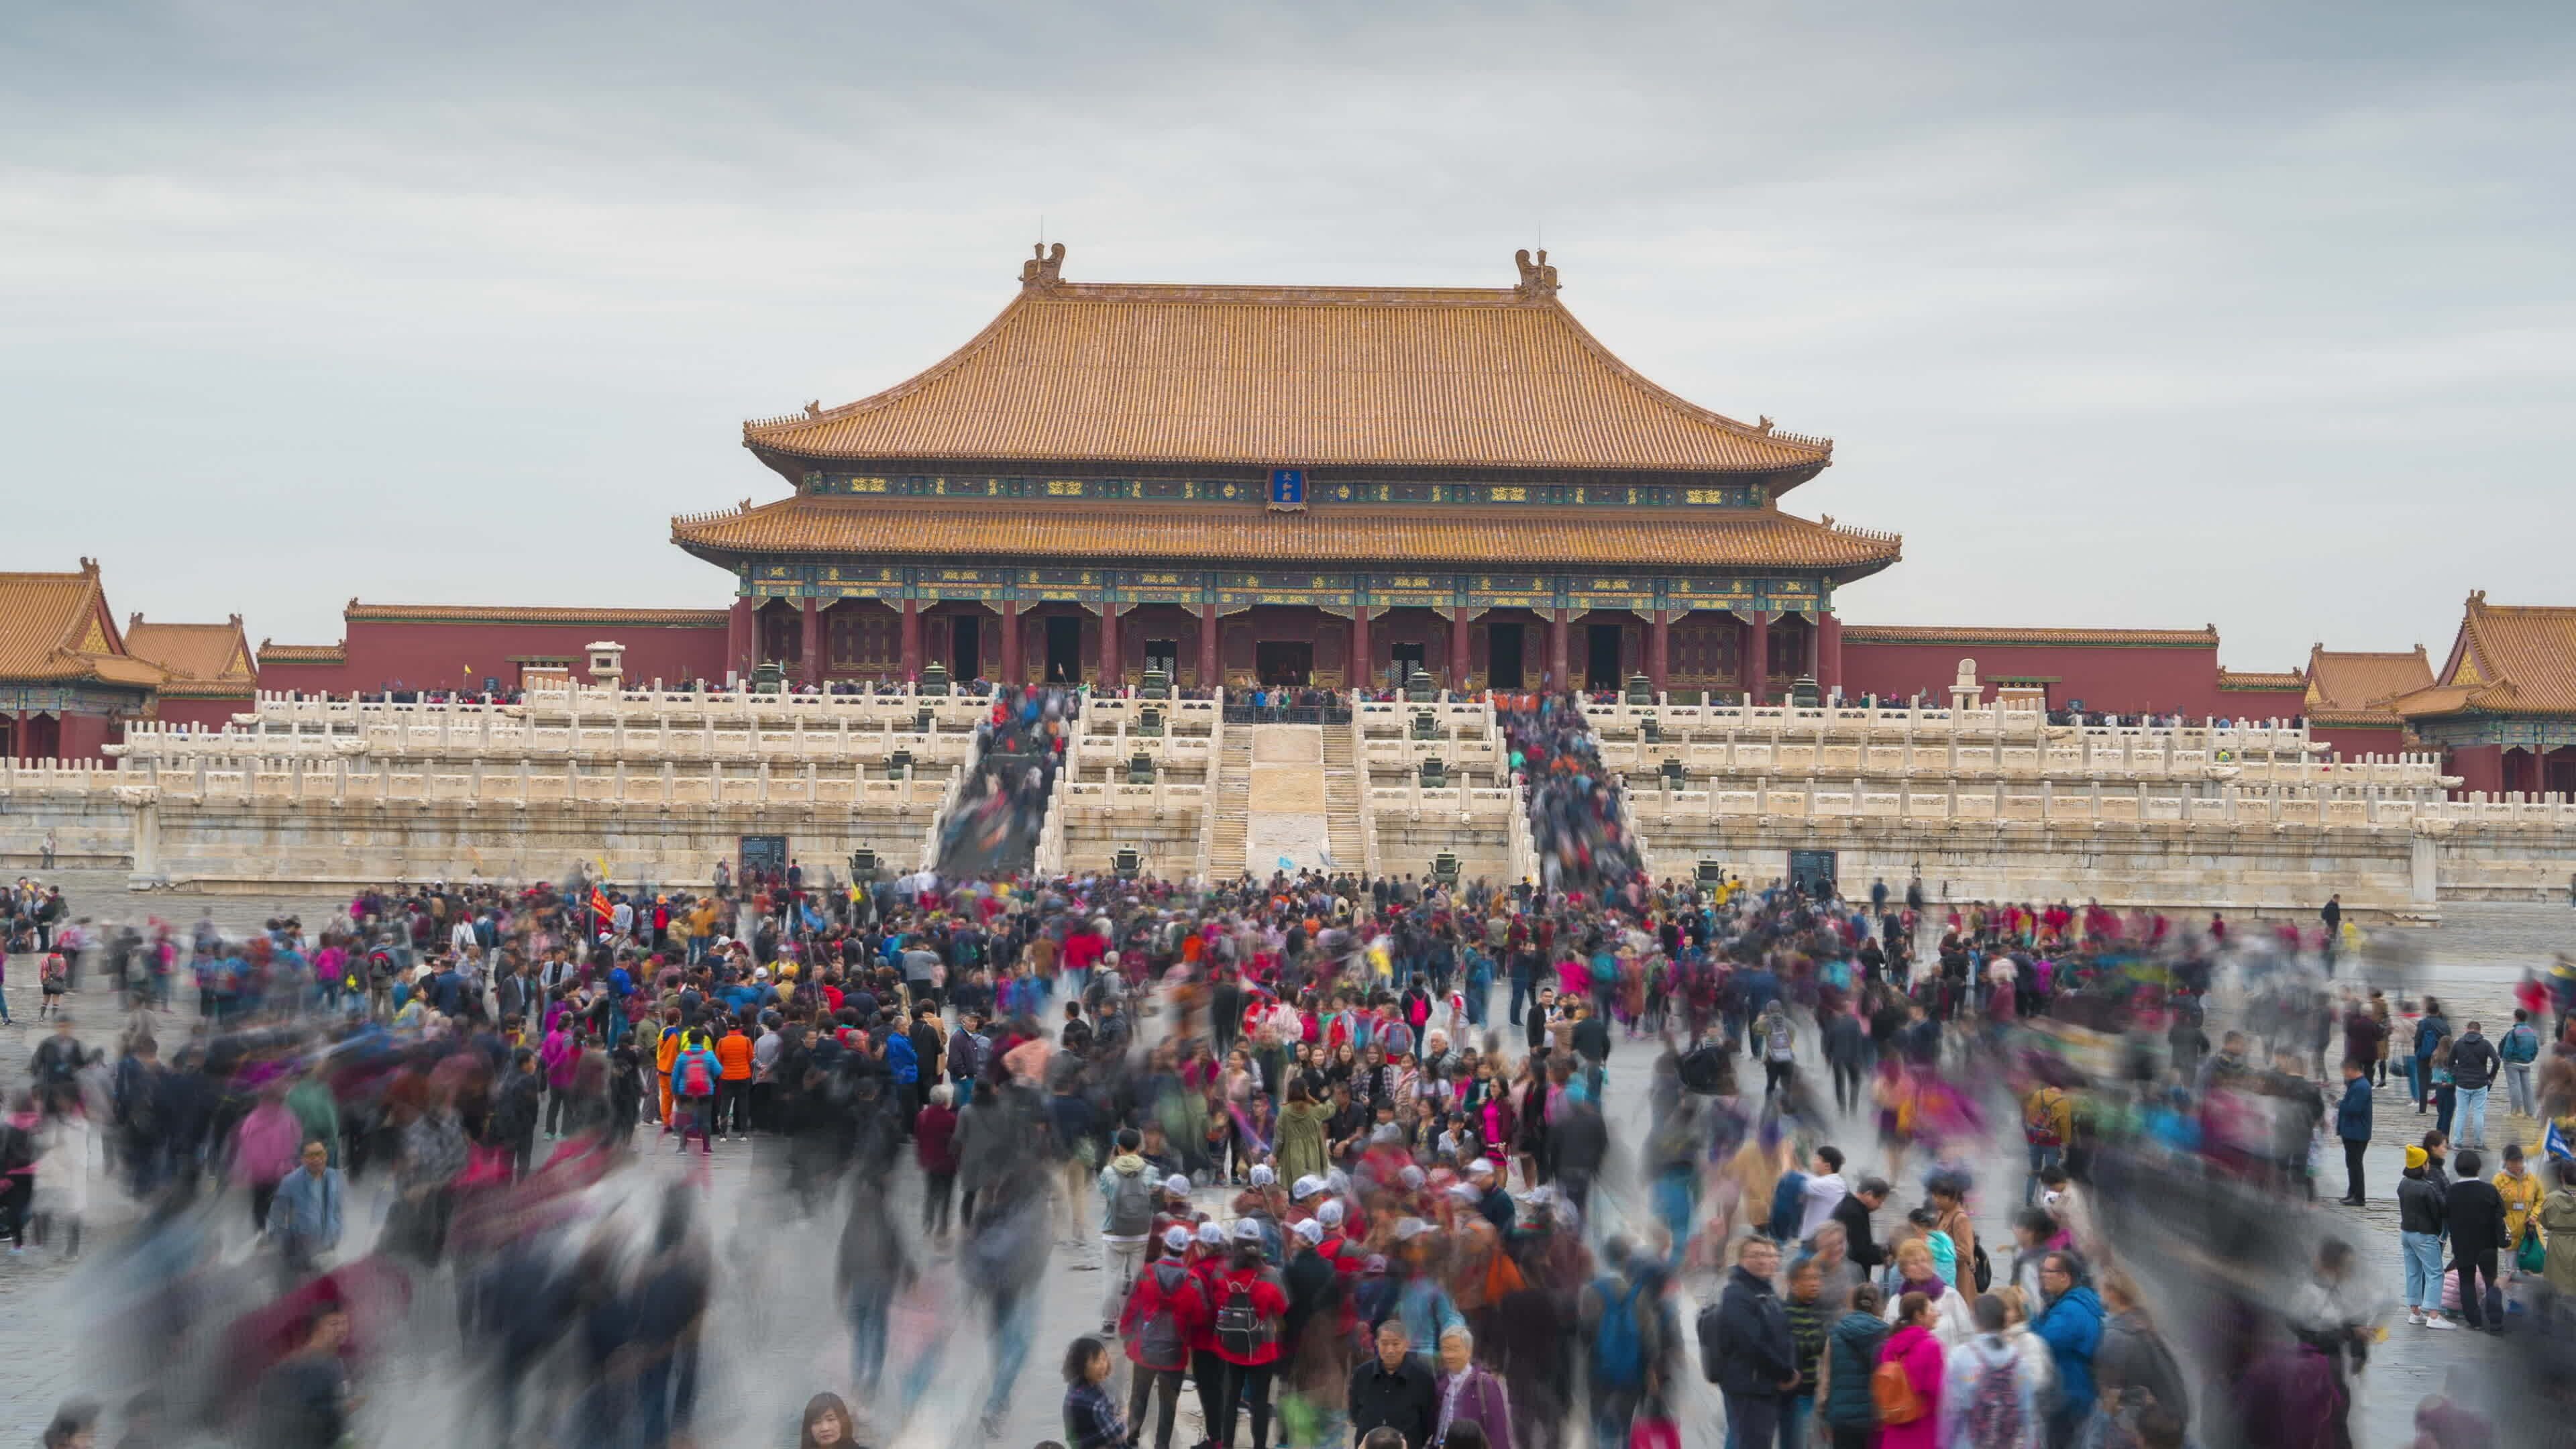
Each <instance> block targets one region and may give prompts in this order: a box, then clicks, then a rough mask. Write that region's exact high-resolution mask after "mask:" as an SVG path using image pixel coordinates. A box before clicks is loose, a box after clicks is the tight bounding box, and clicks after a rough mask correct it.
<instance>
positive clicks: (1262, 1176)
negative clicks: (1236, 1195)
mask: <svg viewBox="0 0 2576 1449" xmlns="http://www.w3.org/2000/svg"><path fill="white" fill-rule="evenodd" d="M1278 1180H1279V1174H1278V1173H1275V1172H1273V1171H1271V1170H1270V1164H1268V1163H1266V1162H1265V1163H1262V1164H1261V1165H1259V1166H1257V1167H1255V1168H1253V1169H1252V1185H1253V1186H1254V1187H1268V1186H1270V1185H1271V1184H1273V1183H1275V1182H1277V1181H1278Z"/></svg>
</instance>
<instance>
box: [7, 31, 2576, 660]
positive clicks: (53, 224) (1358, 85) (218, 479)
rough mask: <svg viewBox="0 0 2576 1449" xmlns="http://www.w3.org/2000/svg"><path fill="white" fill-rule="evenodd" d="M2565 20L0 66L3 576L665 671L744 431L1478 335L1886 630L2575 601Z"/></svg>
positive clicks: (244, 43)
mask: <svg viewBox="0 0 2576 1449" xmlns="http://www.w3.org/2000/svg"><path fill="white" fill-rule="evenodd" d="M2571 35H2576V23H2571V20H2570V11H2569V10H2568V8H2567V7H2566V6H2565V5H2563V4H2538V3H2535V4H2530V5H2527V6H2521V7H2478V6H2413V5H2409V6H2399V5H2390V4H2359V3H2354V4H2336V5H2304V4H2283V3H2267V4H2262V5H2252V6H2248V5H2243V4H2225V5H2206V6H2204V5H2192V4H2157V5H2139V6H2131V5H2120V6H2105V5H2077V6H2065V5H2060V4H2045V5H2013V6H2007V5H1967V6H1959V5H1931V6H1926V5H1920V4H1910V3H1900V0H1888V3H1881V4H1850V5H1822V4H1801V5H1786V4H1782V5H1747V4H1735V3H1716V4H1699V5H1679V6H1671V7H1651V6H1635V7H1622V6H1610V5H1601V4H1582V5H1571V4H1569V5H1563V6H1549V5H1537V4H1529V5H1488V6H1460V7H1456V8H1441V7H1432V6H1422V5H1403V4H1393V5H1389V4H1346V5H1345V4H1316V3H1306V4H1301V5H1297V6H1293V7H1290V6H1281V7H1277V8H1276V9H1270V10H1264V9H1249V8H1237V7H1227V6H1210V5H1204V4H1170V5H1143V4H1138V5H1124V6H1093V7H1083V6H1075V5H1017V4H956V3H951V4H945V5H937V4H933V5H910V6H899V7H898V6H877V5H867V4H842V5H824V4H810V5H802V6H785V5H761V4H735V5H727V6H703V5H701V6H669V7H653V6H625V7H591V6H585V5H580V4H552V5H543V6H529V5H524V4H512V5H506V6H487V5H470V4H456V3H440V4H436V5H426V4H423V5H411V6H405V5H400V4H388V3H378V4H370V5H363V6H348V5H339V4H323V3H315V4H311V5H276V4H272V5H258V4H247V3H196V4H174V5H160V6H155V5H127V4H115V3H87V4H83V3H58V4H49V5H47V4H36V3H29V4H19V5H12V6H9V7H7V8H6V10H5V12H0V66H5V67H6V73H7V75H8V76H9V84H8V85H7V86H6V87H5V88H0V125H5V129H6V133H7V134H8V136H9V137H10V141H9V143H8V144H7V145H6V146H5V147H0V468H4V469H5V474H0V476H5V478H6V487H7V497H8V498H9V499H10V502H11V505H12V506H11V507H10V508H9V510H8V514H9V519H10V525H9V527H8V529H7V532H6V549H5V553H4V554H0V567H7V568H13V569H37V568H68V567H71V566H72V564H73V560H74V559H75V558H76V557H77V556H79V555H83V554H87V555H92V556H96V557H98V558H100V559H101V560H102V561H103V563H104V564H105V566H106V569H107V580H108V586H109V592H110V598H111V600H112V601H113V603H114V604H115V606H116V607H117V609H118V610H119V611H120V612H122V611H126V610H134V609H140V610H143V611H144V612H145V613H147V614H149V615H151V616H153V617H156V618H165V619H205V618H221V617H222V616H223V615H225V614H227V613H230V612H234V611H239V612H240V613H241V614H242V615H243V616H244V618H245V621H246V622H247V624H248V627H249V631H250V634H251V637H252V638H253V639H254V640H257V639H259V638H261V637H263V636H272V637H274V638H276V639H277V640H278V641H279V642H281V643H284V642H298V643H308V642H325V641H329V640H333V639H337V638H338V637H339V635H340V619H339V610H340V607H341V605H342V603H343V602H344V601H345V600H347V599H348V598H349V597H350V596H351V595H353V594H354V595H357V596H359V597H361V598H364V599H367V600H369V601H372V602H386V603H403V602H458V603H464V602H478V603H531V604H621V605H661V606H698V607H717V606H720V605H721V604H722V603H723V602H724V601H725V594H726V581H725V579H724V576H723V575H722V574H720V573H719V572H718V571H716V570H715V569H713V568H711V567H709V566H707V565H705V564H702V563H699V562H697V561H695V560H693V559H690V558H688V557H686V556H685V555H683V554H681V553H680V552H679V551H678V550H676V549H674V548H672V547H671V546H670V544H669V543H668V541H667V538H668V532H667V519H668V517H669V515H670V514H672V513H674V512H685V511H693V510H699V509H705V508H713V507H721V506H727V505H730V504H732V503H733V502H734V501H736V500H737V499H740V498H743V497H745V496H750V497H753V498H756V499H759V500H763V501H766V500H768V499H771V498H775V497H779V496H782V495H783V493H784V492H785V485H784V484H783V483H782V482H781V481H780V480H779V479H778V478H777V477H776V475H774V474H772V473H770V472H769V471H768V470H767V469H765V468H763V467H761V466H760V465H759V464H758V463H756V462H755V461H754V460H753V459H752V458H751V457H750V455H749V454H747V453H745V452H743V451H742V449H741V447H740V442H739V439H740V433H739V424H740V421H741V419H743V418H745V417H753V416H769V415H773V414H777V413H782V412H789V411H793V410H794V409H795V408H797V407H798V406H799V405H801V404H802V403H803V402H804V401H805V400H806V399H808V398H818V397H819V398H821V399H822V400H824V401H825V402H827V403H838V402H843V401H847V400H849V399H851V398H855V397H858V396H862V395H864V394H866V393H868V392H871V391H874V390H876V389H877V388H880V387H883V386H886V385H888V384H890V383H893V382H896V381H899V380H901V379H903V378H905V377H907V376H909V375H911V374H912V373H914V372H916V371H918V370H920V369H921V368H923V367H924V366H926V365H928V364H929V363H931V362H933V361H935V360H937V359H938V358H939V357H940V356H942V355H944V354H945V353H946V352H948V351H949V350H950V349H952V348H953V347H955V346H956V345H957V344H958V343H960V342H962V341H964V340H965V339H966V338H967V337H968V336H970V335H971V334H972V333H973V332H974V331H975V330H976V329H977V328H979V327H981V326H982V325H983V324H984V323H985V322H986V321H987V320H988V319H989V318H990V317H991V315H992V314H993V313H994V312H995V311H997V310H998V309H999V308H1000V307H1001V306H1002V305H1003V304H1004V303H1005V302H1006V301H1007V300H1008V299H1009V297H1010V296H1011V294H1012V292H1013V290H1014V289H1015V287H1016V279H1017V276H1018V269H1019V264H1020V259H1021V258H1022V257H1024V256H1025V255H1026V254H1027V252H1028V246H1029V243H1030V242H1031V241H1032V240H1034V239H1035V238H1036V236H1037V235H1038V231H1039V226H1040V219H1041V218H1043V224H1044V227H1045V235H1046V236H1047V238H1048V239H1050V240H1062V241H1064V242H1065V243H1066V245H1067V247H1068V249H1069V256H1068V259H1067V262H1066V265H1065V273H1066V276H1067V277H1068V278H1071V279H1075V280H1109V281H1195V282H1312V283H1361V284H1399V283H1411V284H1447V285H1488V286H1502V285H1508V284H1509V283H1510V282H1511V281H1512V280H1513V272H1512V265H1511V253H1512V251H1513V249H1514V248H1516V247H1520V246H1526V245H1531V244H1533V243H1534V242H1535V241H1536V239H1537V238H1538V236H1539V235H1540V232H1541V230H1542V228H1543V229H1544V233H1545V240H1546V245H1547V247H1548V250H1549V252H1550V254H1551V255H1550V259H1551V260H1552V261H1554V262H1555V263H1556V264H1557V266H1558V268H1559V270H1560V272H1561V274H1562V278H1563V282H1564V300H1565V301H1566V303H1567V304H1568V305H1569V306H1571V307H1572V308H1573V309H1574V310H1575V312H1576V313H1577V315H1579V316H1580V317H1582V318H1583V320H1584V321H1585V323H1586V324H1587V325H1588V326H1590V327H1591V328H1592V330H1593V331H1594V332H1595V333H1597V334H1598V335H1599V336H1600V337H1601V338H1602V340H1603V341H1604V342H1606V343H1607V344H1608V345H1609V346H1610V347H1611V348H1613V349H1614V350H1616V351H1618V352H1619V353H1620V354H1622V355H1623V356H1624V357H1626V358H1627V360H1628V361H1630V362H1631V363H1633V364H1635V365H1636V366H1637V367H1639V368H1640V369H1641V370H1643V371H1644V372H1645V373H1646V374H1648V375H1649V376H1651V377H1654V378H1656V379H1657V380H1659V381H1660V382H1662V383H1664V384H1665V385H1667V386H1669V387H1671V388H1672V389H1673V390H1675V391H1676V392H1679V393H1681V394H1682V395H1684V396H1686V397H1689V398H1691V399H1693V400H1695V401H1698V402H1701V403H1704V404H1706V405H1708V406H1711V407H1714V408H1717V409H1719V410H1721V411H1724V412H1728V413H1730V414H1733V415H1735V416H1739V417H1746V418H1750V417H1752V416H1754V415H1756V414H1769V415H1770V416H1772V417H1774V418H1776V419H1777V420H1778V421H1779V424H1780V426H1782V427H1784V428H1791V429H1795V430H1798V431H1801V432H1811V433H1822V434H1826V435H1829V436H1831V437H1833V438H1834V439H1835V440H1836V447H1835V458H1836V464H1835V466H1834V467H1833V468H1831V469H1829V470H1828V471H1827V472H1825V473H1824V474H1823V475H1822V476H1821V477H1819V478H1818V479H1816V480H1815V481H1814V482H1812V483H1809V484H1807V485H1805V486H1804V487H1803V488H1801V489H1799V490H1798V491H1797V492H1796V493H1793V494H1792V495H1790V499H1789V502H1790V505H1791V507H1793V508H1794V509H1795V510H1797V511H1799V512H1803V513H1806V514H1809V515H1811V516H1812V515H1815V514H1819V513H1829V514H1832V515H1834V516H1835V517H1836V518H1838V519H1843V520H1846V521H1850V522H1854V523H1860V524H1864V525H1868V526H1871V527H1877V528H1886V529H1894V530H1898V531H1901V532H1902V533H1904V535H1905V539H1906V542H1905V553H1906V558H1905V561H1904V562H1903V563H1902V564H1900V565H1898V566H1897V567H1896V568H1894V569H1892V570H1890V571H1888V572H1887V573H1885V574H1882V575H1880V576H1879V577H1877V578H1875V579H1872V580H1869V581H1867V582H1865V583H1863V584H1861V585H1859V586H1857V587H1855V588H1853V589H1851V590H1849V591H1847V592H1846V593H1845V594H1844V595H1843V596H1842V605H1841V611H1842V613H1843V615H1844V617H1845V618H1846V619H1849V620H1853V621H1858V622H1877V623H1982V624H2094V625H2109V626H2137V627H2177V626H2182V627H2188V626H2196V625H2199V624H2201V623H2204V622H2210V623H2215V624H2217V625H2218V627H2219V628H2220V630H2221V631H2222V632H2223V634H2224V637H2225V640H2226V646H2225V649H2224V651H2223V655H2224V658H2225V660H2226V662H2227V663H2228V664H2229V665H2230V666H2232V667H2235V668H2240V669H2279V668H2288V667H2292V666H2294V665H2296V664H2299V663H2301V662H2303V661H2304V658H2305V655H2306V650H2307V646H2308V644H2309V643H2310V641H2312V640H2318V639H2322V640H2325V641H2326V642H2327V643H2328V644H2329V645H2331V646H2334V647H2341V648H2372V649H2376V648H2404V647H2406V646H2408V645H2410V644H2413V643H2415V642H2416V641H2418V640H2421V641H2423V642H2425V643H2426V644H2428V645H2429V646H2431V647H2432V648H2433V649H2434V650H2435V651H2436V653H2437V654H2438V652H2439V651H2440V650H2441V649H2442V648H2443V647H2444V646H2445V645H2446V644H2447V642H2448V640H2449V637H2450V634H2451V630H2452V628H2453V625H2454V624H2455V622H2456V620H2457V617H2458V612H2459V603H2460V600H2461V598H2462V596H2463V595H2464V594H2465V593H2466V592H2467V591H2468V590H2469V589H2471V588H2485V589H2487V590H2489V591H2490V593H2491V594H2492V595H2493V596H2494V597H2495V598H2496V599H2497V600H2498V601H2500V602H2501V601H2507V600H2512V601H2522V602H2542V603H2576V592H2571V589H2570V586H2569V583H2568V570H2567V568H2566V566H2565V563H2564V560H2565V558H2566V554H2567V541H2568V539H2569V535H2570V528H2571V518H2576V509H2571V507H2570V502H2569V489H2568V481H2569V478H2568V459H2569V457H2570V456H2571V454H2572V453H2576V408H2571V407H2570V405H2569V404H2570V383H2571V381H2576V281H2571V276H2570V265H2571V264H2570V258H2571V256H2576V248H2571V245H2570V244H2571V241H2576V236H2571V231H2576V227H2571V210H2576V201H2571V188H2570V186H2569V181H2570V177H2571V175H2576V125H2571V121H2576V114H2571V113H2576V87H2571V86H2570V84H2569V80H2568V77H2569V76H2570V74H2571V73H2576V67H2572V66H2571V61H2576V54H2571V51H2576V45H2571Z"/></svg>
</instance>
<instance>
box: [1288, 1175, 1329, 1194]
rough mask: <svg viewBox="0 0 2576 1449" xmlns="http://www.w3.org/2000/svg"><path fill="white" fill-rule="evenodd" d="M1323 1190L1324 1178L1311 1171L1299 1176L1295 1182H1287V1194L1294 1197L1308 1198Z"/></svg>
mask: <svg viewBox="0 0 2576 1449" xmlns="http://www.w3.org/2000/svg"><path fill="white" fill-rule="evenodd" d="M1323 1190H1324V1180H1323V1179H1322V1178H1320V1177H1317V1176H1315V1175H1314V1174H1313V1173H1308V1174H1307V1175H1305V1176H1304V1177H1301V1178H1299V1179H1297V1180H1296V1181H1295V1182H1293V1183H1291V1184H1289V1186H1288V1195H1289V1196H1290V1197H1294V1198H1309V1197H1313V1196H1314V1195H1315V1194H1317V1193H1319V1192H1322V1191H1323Z"/></svg>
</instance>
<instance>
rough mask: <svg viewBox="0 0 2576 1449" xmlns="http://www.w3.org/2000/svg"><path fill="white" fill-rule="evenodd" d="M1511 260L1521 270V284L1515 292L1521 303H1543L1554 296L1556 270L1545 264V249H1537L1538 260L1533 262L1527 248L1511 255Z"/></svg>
mask: <svg viewBox="0 0 2576 1449" xmlns="http://www.w3.org/2000/svg"><path fill="white" fill-rule="evenodd" d="M1512 260H1513V261H1514V262H1515V263H1517V264H1519V266H1520V269H1521V284H1520V286H1519V287H1518V288H1517V289H1516V290H1518V291H1519V292H1520V294H1521V299H1522V300H1523V301H1529V302H1537V301H1544V300H1545V299H1547V298H1549V297H1553V296H1555V295H1556V268H1554V267H1551V266H1549V265H1548V264H1547V248H1545V247H1541V248H1539V250H1538V258H1537V260H1535V261H1533V260H1531V258H1530V252H1529V248H1527V247H1523V248H1521V249H1520V250H1519V251H1516V252H1514V253H1512Z"/></svg>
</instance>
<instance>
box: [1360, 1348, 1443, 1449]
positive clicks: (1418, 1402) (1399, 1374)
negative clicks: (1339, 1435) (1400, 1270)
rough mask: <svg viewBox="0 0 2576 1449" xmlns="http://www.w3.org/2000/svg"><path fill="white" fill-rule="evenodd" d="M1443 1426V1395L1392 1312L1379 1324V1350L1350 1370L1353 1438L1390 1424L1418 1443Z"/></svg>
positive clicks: (1362, 1436) (1409, 1441)
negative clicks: (1441, 1396) (1366, 1360)
mask: <svg viewBox="0 0 2576 1449" xmlns="http://www.w3.org/2000/svg"><path fill="white" fill-rule="evenodd" d="M1439 1427H1440V1396H1439V1391H1438V1389H1437V1387H1436V1386H1435V1381H1434V1380H1433V1378H1432V1376H1431V1370H1430V1368H1429V1367H1428V1366H1426V1365H1425V1364H1424V1363H1423V1362H1422V1360H1420V1359H1418V1358H1415V1357H1414V1356H1413V1353H1412V1341H1411V1340H1410V1339H1409V1338H1408V1337H1407V1336H1406V1334H1405V1331H1404V1323H1403V1321H1402V1320H1401V1319H1399V1318H1396V1317H1393V1316H1390V1317H1389V1318H1388V1319H1387V1320H1386V1322H1384V1323H1381V1324H1379V1325H1378V1329H1377V1353H1376V1355H1375V1356H1374V1357H1372V1358H1371V1359H1369V1361H1368V1362H1366V1363H1364V1364H1361V1365H1360V1366H1359V1367H1357V1368H1355V1369H1353V1370H1351V1440H1352V1442H1354V1443H1357V1442H1358V1441H1360V1440H1362V1439H1365V1438H1367V1437H1368V1435H1369V1431H1370V1430H1371V1429H1379V1428H1386V1429H1393V1430H1394V1431H1395V1432H1397V1433H1399V1434H1402V1435H1403V1436H1404V1442H1405V1443H1407V1444H1410V1445H1414V1446H1416V1449H1420V1446H1422V1445H1426V1444H1429V1443H1430V1442H1431V1435H1432V1432H1433V1431H1434V1430H1436V1429H1438V1428H1439Z"/></svg>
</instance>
